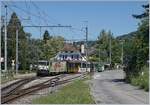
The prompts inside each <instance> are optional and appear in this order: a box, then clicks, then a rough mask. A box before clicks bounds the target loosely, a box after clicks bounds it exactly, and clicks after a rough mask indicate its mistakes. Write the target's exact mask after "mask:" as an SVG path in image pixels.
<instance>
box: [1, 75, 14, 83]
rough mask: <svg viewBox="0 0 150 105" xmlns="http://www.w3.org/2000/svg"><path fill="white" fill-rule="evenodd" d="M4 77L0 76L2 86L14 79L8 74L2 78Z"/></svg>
mask: <svg viewBox="0 0 150 105" xmlns="http://www.w3.org/2000/svg"><path fill="white" fill-rule="evenodd" d="M4 75H6V74H4ZM4 75H3V76H2V75H1V84H4V83H6V82H8V81H11V80H14V79H15V78H14V77H13V75H12V74H8V75H7V77H6V76H4Z"/></svg>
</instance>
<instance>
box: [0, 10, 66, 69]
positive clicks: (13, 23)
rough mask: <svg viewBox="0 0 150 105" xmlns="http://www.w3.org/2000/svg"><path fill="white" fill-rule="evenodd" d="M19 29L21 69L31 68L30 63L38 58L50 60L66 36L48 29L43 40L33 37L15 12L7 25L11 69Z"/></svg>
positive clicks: (9, 65) (61, 45)
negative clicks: (55, 34)
mask: <svg viewBox="0 0 150 105" xmlns="http://www.w3.org/2000/svg"><path fill="white" fill-rule="evenodd" d="M17 29H18V53H19V54H18V58H19V69H20V70H29V65H30V64H34V63H35V62H37V61H38V60H49V59H50V58H52V57H54V56H55V55H56V53H58V52H59V51H60V50H61V48H62V47H63V43H64V38H63V37H60V36H56V37H52V36H50V35H49V32H48V31H47V30H46V31H45V33H44V34H43V40H41V39H34V38H31V34H30V33H27V32H25V31H24V29H23V26H22V25H21V21H20V20H19V18H18V16H17V14H16V13H15V12H14V13H13V14H12V15H11V18H10V20H9V22H8V26H7V34H8V35H7V37H8V41H7V43H8V44H7V46H8V47H7V52H8V68H10V69H11V63H12V60H15V58H16V30H17ZM3 30H4V26H2V27H1V35H2V56H4V31H3Z"/></svg>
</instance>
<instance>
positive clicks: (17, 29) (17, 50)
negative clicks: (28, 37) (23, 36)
mask: <svg viewBox="0 0 150 105" xmlns="http://www.w3.org/2000/svg"><path fill="white" fill-rule="evenodd" d="M16 74H18V28H16Z"/></svg>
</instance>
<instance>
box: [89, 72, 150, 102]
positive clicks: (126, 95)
mask: <svg viewBox="0 0 150 105" xmlns="http://www.w3.org/2000/svg"><path fill="white" fill-rule="evenodd" d="M123 78H124V72H123V71H122V70H111V71H104V72H96V73H94V76H93V80H92V81H91V94H92V95H93V97H94V99H95V102H96V103H97V104H100V103H101V104H148V103H149V93H148V92H145V91H144V90H140V89H138V87H135V86H132V85H130V84H127V83H125V82H123Z"/></svg>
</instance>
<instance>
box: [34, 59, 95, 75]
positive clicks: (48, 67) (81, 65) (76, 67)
mask: <svg viewBox="0 0 150 105" xmlns="http://www.w3.org/2000/svg"><path fill="white" fill-rule="evenodd" d="M91 70H93V65H92V63H90V62H85V61H46V60H40V61H38V64H37V76H48V75H56V74H61V73H79V72H86V71H87V72H90V71H91Z"/></svg>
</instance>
